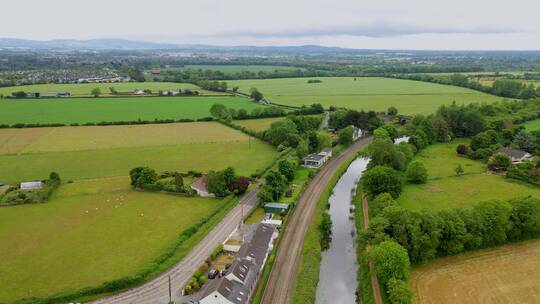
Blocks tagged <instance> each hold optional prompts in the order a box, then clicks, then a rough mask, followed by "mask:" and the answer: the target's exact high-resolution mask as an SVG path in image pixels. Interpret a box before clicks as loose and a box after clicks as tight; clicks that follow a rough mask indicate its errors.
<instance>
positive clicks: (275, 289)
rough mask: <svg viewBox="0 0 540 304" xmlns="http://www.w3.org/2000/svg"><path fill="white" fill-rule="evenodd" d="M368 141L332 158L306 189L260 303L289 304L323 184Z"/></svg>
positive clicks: (352, 146)
mask: <svg viewBox="0 0 540 304" xmlns="http://www.w3.org/2000/svg"><path fill="white" fill-rule="evenodd" d="M370 142H371V138H362V139H360V140H358V141H357V142H355V143H354V144H353V145H351V146H350V147H348V148H347V149H346V150H345V151H343V152H342V153H341V154H339V155H338V156H336V157H335V158H333V159H331V160H330V161H329V162H328V163H327V164H326V165H325V166H324V167H323V168H322V169H321V170H320V171H319V173H318V174H317V175H316V176H315V177H314V178H313V180H312V181H311V182H310V183H309V185H308V186H307V187H306V189H305V191H304V192H303V194H302V196H301V197H300V199H299V200H298V203H297V204H296V208H295V209H294V212H293V214H292V215H291V217H290V218H289V222H288V223H287V228H286V229H285V233H284V235H283V239H282V240H281V242H280V244H279V248H278V249H277V253H276V259H275V261H274V265H273V267H272V271H271V273H270V277H269V279H268V283H267V285H266V288H265V290H264V294H263V299H262V302H261V303H263V304H286V303H290V302H291V297H292V291H293V289H294V285H295V280H296V274H297V271H298V265H299V263H300V258H301V253H302V247H303V244H304V237H305V235H306V232H307V229H308V226H309V223H310V222H311V218H312V217H313V212H314V210H315V206H316V204H317V202H318V200H319V198H320V196H321V194H322V193H323V191H324V189H325V187H326V185H327V184H328V183H329V182H330V179H331V178H332V176H333V175H334V173H335V172H336V171H337V169H338V168H339V167H340V166H341V165H342V164H343V162H344V161H346V160H347V159H348V158H349V157H350V156H351V155H353V154H354V153H356V152H357V151H359V150H360V149H361V148H363V147H364V146H366V145H367V144H369V143H370Z"/></svg>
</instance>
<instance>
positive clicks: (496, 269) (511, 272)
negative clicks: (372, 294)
mask: <svg viewBox="0 0 540 304" xmlns="http://www.w3.org/2000/svg"><path fill="white" fill-rule="evenodd" d="M539 267H540V241H539V240H534V241H528V242H523V243H518V244H511V245H505V246H500V247H497V248H494V249H486V250H479V251H474V252H470V253H464V254H459V255H456V256H452V257H446V258H442V259H438V260H436V261H435V262H430V263H428V264H427V265H424V266H420V267H419V268H417V269H416V270H415V271H414V272H413V274H412V278H411V284H412V289H413V292H414V293H415V300H414V303H418V304H432V303H433V304H435V303H437V304H445V303H448V304H450V303H470V304H477V303H478V304H483V303H539V302H540V273H539V272H538V271H537V270H538V269H539Z"/></svg>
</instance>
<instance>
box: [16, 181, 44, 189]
mask: <svg viewBox="0 0 540 304" xmlns="http://www.w3.org/2000/svg"><path fill="white" fill-rule="evenodd" d="M43 186H44V185H43V182H40V181H36V182H23V183H21V190H35V189H41V188H43Z"/></svg>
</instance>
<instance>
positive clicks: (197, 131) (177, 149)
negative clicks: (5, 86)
mask: <svg viewBox="0 0 540 304" xmlns="http://www.w3.org/2000/svg"><path fill="white" fill-rule="evenodd" d="M276 156H277V152H276V151H275V149H274V148H273V147H271V146H270V145H268V144H266V143H264V142H261V141H259V140H257V139H255V138H251V140H250V139H249V137H248V136H247V135H245V134H243V133H241V132H239V131H236V130H234V129H231V128H228V127H225V126H223V125H221V124H218V123H215V122H198V123H176V124H156V125H140V126H101V127H57V128H31V129H0V167H1V168H3V170H0V181H2V182H19V181H23V180H31V179H42V178H45V177H46V176H48V174H49V172H51V171H56V172H58V173H59V174H60V176H61V177H62V178H63V179H64V180H72V179H73V180H78V179H88V178H100V177H114V176H126V175H127V174H128V172H129V170H130V169H132V168H134V167H136V166H141V165H142V166H150V167H153V168H155V169H156V170H158V171H163V170H177V171H187V170H198V171H208V170H219V169H223V168H225V167H227V166H232V167H234V168H235V169H236V171H237V172H238V173H239V174H243V175H249V174H252V173H254V172H255V171H256V170H257V169H260V168H264V167H266V166H267V165H269V164H270V163H271V162H272V160H273V159H274V158H275V157H276ZM246 159H249V160H250V161H245V160H246Z"/></svg>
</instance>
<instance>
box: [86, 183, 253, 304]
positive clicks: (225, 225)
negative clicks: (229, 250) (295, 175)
mask: <svg viewBox="0 0 540 304" xmlns="http://www.w3.org/2000/svg"><path fill="white" fill-rule="evenodd" d="M257 191H258V187H257V188H256V189H253V190H252V191H250V192H249V193H247V194H245V195H244V196H243V197H242V198H241V199H240V202H239V203H238V204H237V205H236V206H235V207H234V208H233V209H232V210H231V211H230V212H229V213H228V214H227V215H226V216H225V217H224V218H223V220H222V221H221V222H220V223H219V224H217V226H216V227H214V229H212V231H210V233H208V235H207V236H206V237H205V238H204V239H203V240H202V241H201V242H200V243H199V244H198V245H197V246H196V247H195V248H193V250H191V252H190V253H189V254H188V255H186V256H185V257H184V258H183V259H182V260H181V261H180V262H179V263H178V264H176V265H175V266H174V267H173V268H171V269H169V270H167V271H166V272H164V273H162V274H160V275H159V276H158V277H156V278H154V279H153V280H151V281H149V282H147V283H145V284H144V285H141V286H139V287H136V288H133V289H129V290H127V291H125V292H122V293H120V294H118V295H115V296H111V297H108V298H104V299H101V300H97V301H94V302H92V303H94V304H117V303H118V304H135V303H137V304H138V303H140V304H143V303H144V304H147V303H151V304H154V303H155V304H164V303H168V301H169V283H168V278H169V276H170V277H171V285H172V293H173V300H180V299H181V295H180V290H181V289H182V287H183V286H184V285H185V284H186V283H187V282H188V280H189V279H190V278H191V276H192V275H193V273H194V272H195V271H196V270H197V268H199V266H200V265H202V264H203V262H204V261H205V260H206V258H208V256H210V254H211V253H212V251H213V250H214V249H215V248H216V246H217V245H218V244H219V243H221V242H223V241H225V239H226V238H227V237H228V236H229V235H230V234H231V233H232V232H233V231H234V229H236V227H237V226H238V225H239V223H240V221H241V220H242V216H247V215H248V214H249V213H250V212H251V210H252V209H253V208H254V207H255V205H256V204H255V203H256V202H257Z"/></svg>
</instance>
